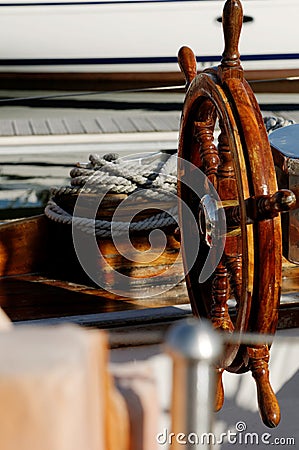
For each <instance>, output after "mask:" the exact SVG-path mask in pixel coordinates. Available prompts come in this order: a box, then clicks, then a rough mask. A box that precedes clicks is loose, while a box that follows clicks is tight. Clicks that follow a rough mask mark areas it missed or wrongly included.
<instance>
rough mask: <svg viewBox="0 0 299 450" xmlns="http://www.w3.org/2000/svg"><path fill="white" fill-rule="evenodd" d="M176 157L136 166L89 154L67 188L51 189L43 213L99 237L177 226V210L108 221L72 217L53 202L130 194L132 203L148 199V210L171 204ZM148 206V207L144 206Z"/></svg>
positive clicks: (73, 172) (155, 158)
mask: <svg viewBox="0 0 299 450" xmlns="http://www.w3.org/2000/svg"><path fill="white" fill-rule="evenodd" d="M176 160H177V158H176V155H172V156H168V155H166V154H162V153H158V154H157V153H155V154H152V155H150V157H148V158H144V159H143V160H142V165H139V164H138V163H136V161H134V160H125V159H121V158H119V157H118V156H117V155H116V154H108V155H104V156H103V157H99V156H98V155H90V157H89V163H87V164H77V166H76V167H74V168H73V169H72V170H71V172H70V175H71V186H62V187H60V188H54V189H52V190H51V194H52V197H51V199H50V200H49V202H48V204H47V206H46V208H45V214H46V215H47V217H49V218H50V219H51V220H54V221H56V222H59V223H63V224H68V225H70V224H72V223H73V225H75V226H78V227H79V228H80V229H81V230H82V231H84V232H86V233H94V232H95V234H96V236H99V237H102V238H109V237H111V234H112V233H111V232H112V230H113V235H114V236H116V235H121V234H124V233H128V231H129V230H130V232H139V231H151V230H154V229H155V228H163V227H168V226H174V225H176V224H177V207H176V206H175V207H173V208H169V210H167V211H162V212H161V213H157V214H155V215H153V216H151V217H148V218H146V219H143V220H140V221H136V222H133V221H131V222H121V221H118V222H115V221H114V222H110V221H106V220H99V219H96V220H93V219H90V218H84V217H73V216H72V215H71V214H69V213H68V212H67V211H65V210H64V209H63V208H61V207H60V206H59V205H58V204H57V203H56V201H55V197H61V196H63V195H70V194H75V195H78V194H80V193H81V192H84V193H101V192H102V193H107V192H109V193H117V194H118V193H123V194H132V193H134V202H138V201H139V200H140V201H144V200H145V199H146V200H152V201H153V202H152V203H151V205H150V206H151V207H153V206H155V202H157V201H158V203H156V204H157V205H158V206H157V209H159V204H160V205H161V202H162V201H168V202H169V201H170V202H171V201H172V202H173V195H175V194H176V182H177V178H176ZM147 207H149V206H147Z"/></svg>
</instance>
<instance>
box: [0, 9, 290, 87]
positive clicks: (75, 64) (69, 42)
mask: <svg viewBox="0 0 299 450" xmlns="http://www.w3.org/2000/svg"><path fill="white" fill-rule="evenodd" d="M270 5H271V9H270ZM222 7H223V2H222V1H208V0H207V1H202V0H195V1H188V0H131V1H130V0H106V1H105V0H104V1H79V0H77V1H70V0H68V1H63V2H59V1H52V2H49V1H44V0H43V1H35V0H30V1H28V0H27V1H25V0H18V1H14V2H11V3H4V2H0V39H1V42H2V43H4V42H6V43H7V45H3V46H2V48H1V52H0V75H1V82H2V87H4V88H6V87H12V88H15V87H16V84H18V86H17V87H20V82H21V80H23V81H24V83H25V85H24V87H28V88H30V89H31V88H32V85H33V86H34V85H36V86H37V88H40V87H42V83H45V82H46V81H47V80H48V87H51V83H52V85H53V87H54V88H57V86H58V87H59V84H60V85H63V88H65V86H66V84H67V83H66V80H70V81H71V82H72V83H73V84H72V85H71V88H73V87H76V83H77V86H78V87H81V86H82V84H83V82H84V83H85V84H87V83H88V81H90V82H91V83H96V86H97V88H98V87H101V88H105V86H107V87H108V88H109V85H110V86H113V87H112V88H115V86H116V85H117V84H120V83H121V81H122V80H123V82H124V84H125V85H126V86H128V85H129V84H130V83H133V84H134V83H136V82H138V83H139V85H142V84H145V83H147V85H148V83H149V82H150V81H152V83H154V84H153V85H161V84H165V82H169V83H170V84H176V83H177V82H181V81H182V78H181V75H180V73H179V68H178V64H177V57H176V55H177V52H178V50H179V48H180V46H181V45H188V46H190V47H191V48H192V49H193V50H194V52H195V54H196V55H197V60H198V70H199V71H200V70H203V69H204V68H206V67H208V66H211V65H215V64H218V63H219V61H220V58H221V54H222V51H223V44H222V26H221V11H222ZM243 8H244V17H245V20H244V26H243V31H242V36H241V44H240V52H241V55H242V62H243V66H244V69H245V71H246V72H247V73H248V75H249V76H248V78H249V79H250V78H251V79H252V76H253V75H255V74H256V73H257V72H258V74H259V75H258V74H257V78H261V77H262V78H269V77H272V78H273V77H277V74H279V76H281V77H284V76H285V75H288V76H298V75H299V53H298V48H297V43H298V38H299V30H298V26H297V17H298V15H299V4H297V2H296V0H287V1H284V2H283V1H281V0H274V1H271V2H269V0H255V1H252V0H251V1H243ZM281 36H284V38H283V39H282V38H281ZM277 71H278V73H277ZM80 80H81V81H80ZM26 83H27V84H26ZM30 83H31V84H30ZM80 83H81V85H80Z"/></svg>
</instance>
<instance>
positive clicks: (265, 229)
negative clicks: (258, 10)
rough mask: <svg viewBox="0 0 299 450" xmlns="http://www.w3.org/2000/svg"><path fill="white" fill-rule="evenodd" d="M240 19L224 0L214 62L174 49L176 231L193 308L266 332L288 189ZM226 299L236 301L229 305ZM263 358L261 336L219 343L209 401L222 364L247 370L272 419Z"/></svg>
mask: <svg viewBox="0 0 299 450" xmlns="http://www.w3.org/2000/svg"><path fill="white" fill-rule="evenodd" d="M242 21H243V12H242V6H241V2H240V1H239V0H228V1H226V3H225V6H224V10H223V19H222V23H223V31H224V41H225V48H224V53H223V55H222V60H221V64H220V66H219V67H216V68H211V69H207V70H205V71H203V72H202V73H200V74H198V75H197V70H196V59H195V57H194V55H193V52H192V50H190V49H189V48H188V47H182V48H181V49H180V52H179V64H180V67H181V69H182V71H183V73H184V75H185V78H186V81H187V92H186V97H185V102H184V106H183V111H182V117H181V125H180V138H179V153H178V156H179V158H178V159H179V162H178V196H179V199H180V201H179V205H180V207H179V216H180V232H181V241H182V249H183V260H184V266H185V271H186V282H187V287H188V292H189V297H190V301H191V305H192V309H193V313H194V314H195V315H196V316H199V317H205V318H208V319H210V320H211V321H212V323H213V325H214V326H215V328H217V329H220V330H223V331H226V332H228V333H236V334H237V333H241V334H242V333H244V332H254V333H260V334H273V333H275V330H276V326H277V319H278V307H279V299H280V289H281V266H282V250H281V247H282V245H281V225H280V217H279V213H280V212H282V211H287V210H289V209H290V208H291V207H292V206H293V205H294V203H295V196H294V194H293V193H292V192H290V191H287V190H280V191H277V183H276V175H275V169H274V164H273V159H272V153H271V149H270V145H269V141H268V137H267V132H266V129H265V126H264V122H263V118H262V115H261V112H260V109H259V106H258V104H257V101H256V99H255V97H254V94H253V92H252V90H251V88H250V86H249V85H248V83H247V82H246V81H245V79H244V77H243V69H242V66H241V63H240V55H239V51H238V43H239V37H240V33H241V27H242ZM217 130H220V132H219V135H218V137H217ZM217 141H218V142H217ZM198 170H200V171H201V172H203V173H204V174H205V176H206V180H209V181H207V182H206V187H207V194H206V195H204V196H203V197H202V198H198V196H196V195H195V194H194V190H193V189H192V188H190V180H191V179H194V176H196V172H197V171H198ZM192 183H193V181H192ZM192 183H191V184H192ZM209 184H210V185H211V186H213V188H214V190H216V191H217V193H218V196H219V198H220V200H221V202H219V199H218V200H217V199H215V198H214V196H213V189H210V193H209V188H208V185H209ZM183 203H184V204H187V205H188V207H189V208H190V209H191V210H192V213H193V215H194V217H195V219H196V220H197V223H198V227H197V228H196V229H195V228H194V226H192V225H191V224H190V223H189V222H188V220H185V219H184V211H183V208H182V204H183ZM217 209H219V210H220V209H221V210H222V212H224V214H225V218H226V233H225V238H226V239H225V244H224V250H223V253H222V256H221V257H220V259H219V261H218V262H217V261H216V263H215V268H214V271H213V273H212V274H211V275H210V276H209V277H208V278H207V279H206V280H205V281H203V282H200V281H199V277H200V275H201V271H202V269H203V267H204V264H205V262H206V260H207V258H208V255H209V252H210V251H211V248H212V247H213V245H214V244H215V243H214V242H213V239H214V237H213V227H214V228H215V226H216V227H217V223H216V225H215V223H214V222H213V220H212V218H213V217H215V215H216V213H217ZM211 230H212V231H211ZM198 234H199V236H200V250H199V254H198V255H197V258H196V261H195V264H193V265H192V267H188V252H189V251H190V243H192V240H193V238H194V239H195V238H198ZM232 298H234V303H235V308H229V306H228V303H229V302H228V301H229V300H230V299H232ZM268 360H269V347H268V345H266V344H265V343H263V338H262V337H261V343H260V344H259V345H256V344H255V345H241V344H236V343H234V344H230V345H227V347H226V350H225V354H224V356H223V359H222V360H221V361H220V363H219V368H218V369H217V374H218V381H217V396H216V410H218V409H220V408H221V406H222V403H223V388H222V381H221V375H222V372H223V370H227V371H230V372H234V373H243V372H246V371H248V370H251V372H252V375H253V377H254V379H255V381H256V385H257V393H258V403H259V409H260V413H261V417H262V420H263V422H264V423H265V424H266V425H267V426H269V427H275V426H276V425H277V424H278V423H279V420H280V410H279V405H278V402H277V400H276V397H275V394H274V392H273V390H272V388H271V385H270V382H269V371H268Z"/></svg>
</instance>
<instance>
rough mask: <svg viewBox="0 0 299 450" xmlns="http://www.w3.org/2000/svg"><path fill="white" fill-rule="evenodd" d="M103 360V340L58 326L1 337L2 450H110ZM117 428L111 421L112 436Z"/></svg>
mask: <svg viewBox="0 0 299 450" xmlns="http://www.w3.org/2000/svg"><path fill="white" fill-rule="evenodd" d="M107 357H108V354H107V338H106V334H105V333H104V332H100V331H96V330H94V331H91V330H89V331H88V330H85V329H82V328H79V327H76V326H73V325H71V326H69V325H68V326H66V325H63V326H59V327H49V328H38V327H16V328H15V329H14V330H13V331H11V332H5V333H4V332H3V333H0V405H1V407H0V436H1V448H2V449H5V450H20V449H22V450H41V449H42V450H82V449H84V450H107V449H109V450H112V448H111V447H110V446H108V445H107V440H108V439H107V423H106V422H107V419H106V413H107V411H109V405H108V399H109V398H110V399H111V396H112V397H113V387H112V386H111V382H110V381H109V377H108V375H107ZM109 386H110V392H109V393H108V392H107V388H109ZM116 406H117V400H116ZM112 420H113V419H112ZM119 425H121V419H120V420H118V422H116V421H115V420H114V426H115V433H117V427H118V426H119ZM122 429H125V428H124V427H122ZM118 448H119V449H121V450H123V449H126V447H118Z"/></svg>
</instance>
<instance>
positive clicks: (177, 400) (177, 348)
mask: <svg viewBox="0 0 299 450" xmlns="http://www.w3.org/2000/svg"><path fill="white" fill-rule="evenodd" d="M166 346H167V351H168V353H169V354H170V355H171V356H172V358H173V387H172V408H171V416H172V429H171V433H170V434H169V436H168V438H169V443H170V444H171V449H172V450H176V449H181V448H182V445H183V448H184V449H185V450H189V449H190V450H191V449H192V450H194V449H209V448H211V447H212V444H213V435H212V434H211V432H212V417H213V411H214V403H215V362H216V360H217V359H218V358H219V356H220V354H221V351H222V339H221V336H220V335H219V334H218V333H217V332H216V331H215V330H214V329H213V328H212V326H211V324H210V323H209V322H208V321H205V320H195V319H192V320H186V321H183V322H181V323H180V324H179V325H176V326H174V327H172V329H171V330H170V332H169V334H168V336H167V340H166Z"/></svg>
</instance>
